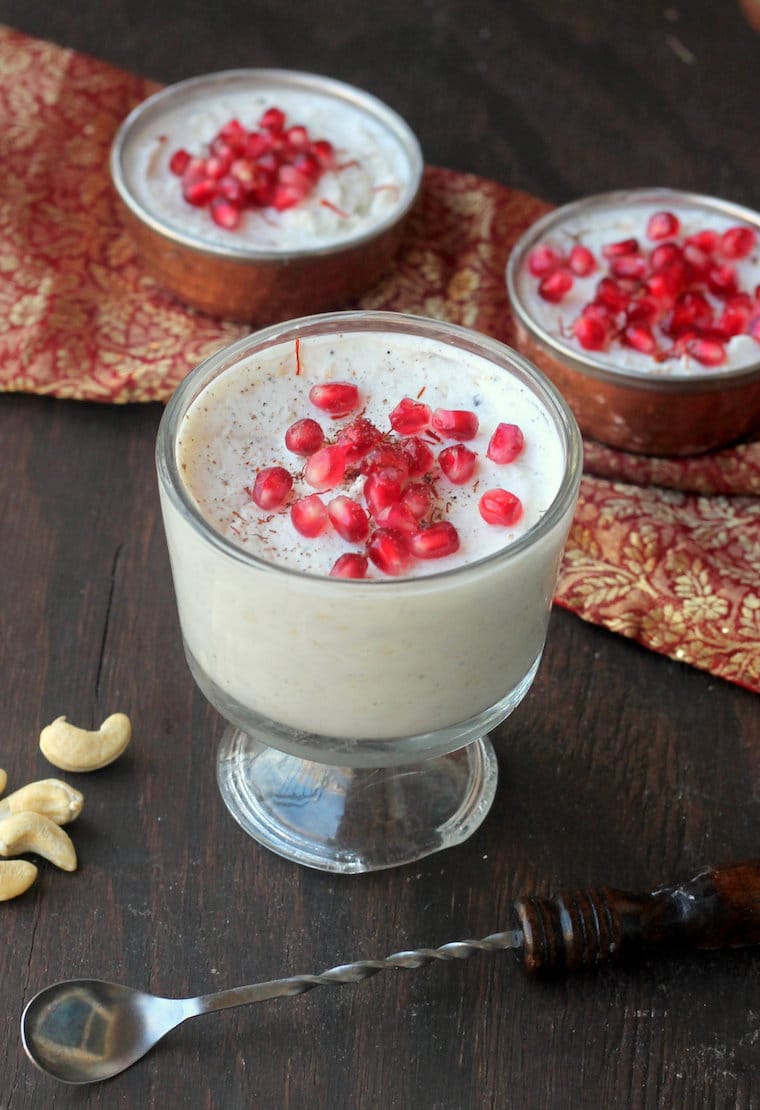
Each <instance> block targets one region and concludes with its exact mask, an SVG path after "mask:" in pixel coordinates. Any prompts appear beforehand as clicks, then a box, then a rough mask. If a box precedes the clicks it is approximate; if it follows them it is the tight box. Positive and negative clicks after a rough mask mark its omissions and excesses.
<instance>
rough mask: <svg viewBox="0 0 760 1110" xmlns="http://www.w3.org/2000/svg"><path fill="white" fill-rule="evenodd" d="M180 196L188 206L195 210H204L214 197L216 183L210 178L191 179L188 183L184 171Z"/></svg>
mask: <svg viewBox="0 0 760 1110" xmlns="http://www.w3.org/2000/svg"><path fill="white" fill-rule="evenodd" d="M182 196H183V197H184V198H185V200H186V201H187V203H188V204H192V205H194V206H195V207H196V208H205V207H206V205H207V204H208V203H209V201H211V200H213V198H214V197H215V196H216V182H215V181H212V180H211V178H210V177H200V178H193V179H192V180H191V181H188V180H187V171H186V172H185V177H183V179H182Z"/></svg>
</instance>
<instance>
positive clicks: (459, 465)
mask: <svg viewBox="0 0 760 1110" xmlns="http://www.w3.org/2000/svg"><path fill="white" fill-rule="evenodd" d="M477 461H478V456H477V455H476V454H475V452H474V451H470V449H469V448H468V447H465V445H464V444H463V443H455V444H454V446H453V447H445V448H444V450H443V451H441V453H440V454H439V456H438V463H439V465H440V467H441V470H442V471H443V473H444V474H445V475H446V477H447V478H448V480H449V481H450V482H453V483H454V485H455V486H461V485H464V483H465V482H469V480H470V478H472V476H473V474H474V473H475V464H476V463H477Z"/></svg>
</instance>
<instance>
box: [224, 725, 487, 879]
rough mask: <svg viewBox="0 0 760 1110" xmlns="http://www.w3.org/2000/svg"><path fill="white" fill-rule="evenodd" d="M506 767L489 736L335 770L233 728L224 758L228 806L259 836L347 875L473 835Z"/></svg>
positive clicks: (300, 859) (310, 863) (299, 858)
mask: <svg viewBox="0 0 760 1110" xmlns="http://www.w3.org/2000/svg"><path fill="white" fill-rule="evenodd" d="M497 774H498V772H497V765H496V756H495V754H494V750H493V747H492V745H491V742H490V741H489V740H488V739H487V738H485V737H481V738H480V739H478V740H475V741H473V742H472V743H470V744H468V745H467V747H465V748H460V749H459V750H458V751H455V752H450V753H449V754H448V755H442V756H438V757H437V758H435V759H428V760H425V761H424V762H421V763H408V764H404V765H402V766H397V767H382V768H365V767H331V766H329V765H327V764H324V763H313V762H311V761H309V760H306V759H299V758H298V757H297V756H294V755H288V754H286V753H285V752H281V751H279V750H277V749H275V748H271V747H269V746H267V745H266V744H262V743H261V742H260V741H258V740H257V739H255V737H253V736H251V735H249V734H248V733H246V732H243V731H242V729H239V728H237V727H235V726H234V725H229V726H228V727H227V729H226V730H225V733H224V735H223V737H222V741H221V745H220V748H219V755H218V760H217V778H218V782H219V788H220V790H221V792H222V797H223V798H224V801H225V804H226V805H227V808H228V809H229V811H230V813H231V814H232V816H233V817H234V818H235V820H236V821H237V822H238V823H239V824H240V825H242V827H243V828H244V829H245V831H246V832H247V833H248V834H249V835H250V836H252V837H253V838H254V840H257V841H258V842H259V843H260V844H263V845H264V847H265V848H269V849H270V851H272V852H275V853H276V854H277V855H279V856H284V857H285V858H286V859H290V860H294V861H295V862H296V863H300V864H303V865H304V866H306V867H313V868H316V869H317V870H319V871H332V872H336V873H339V874H346V875H348V874H357V873H360V872H364V871H379V870H382V869H383V868H386V867H398V866H400V865H401V864H404V863H412V862H413V861H414V860H418V859H422V858H423V857H424V856H428V855H430V854H431V853H432V852H439V851H441V850H442V849H444V848H450V847H452V846H453V845H454V844H459V843H461V842H462V841H463V840H466V839H467V838H468V837H469V836H471V835H472V833H473V832H474V831H475V830H476V829H477V828H478V826H479V825H480V824H481V822H482V821H483V819H484V817H485V816H486V814H487V813H488V811H489V809H490V808H491V803H492V802H493V798H494V794H495V792H496V781H497Z"/></svg>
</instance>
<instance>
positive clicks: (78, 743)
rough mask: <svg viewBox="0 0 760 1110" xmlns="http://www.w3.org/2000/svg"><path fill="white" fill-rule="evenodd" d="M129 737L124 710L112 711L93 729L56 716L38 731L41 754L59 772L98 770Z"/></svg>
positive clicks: (130, 734) (121, 750) (104, 765)
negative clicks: (119, 711)
mask: <svg viewBox="0 0 760 1110" xmlns="http://www.w3.org/2000/svg"><path fill="white" fill-rule="evenodd" d="M131 736H132V725H131V724H130V721H129V717H127V716H126V714H125V713H113V714H112V715H111V716H110V717H107V718H106V720H105V721H103V724H102V725H101V726H100V728H99V729H97V731H95V732H87V731H86V729H83V728H77V727H76V725H70V724H69V723H68V721H67V720H66V718H65V717H58V718H57V719H56V720H55V721H53V723H52V724H51V725H48V726H47V727H46V728H43V730H42V732H41V733H40V748H41V750H42V754H43V755H44V756H45V758H46V759H47V760H48V762H50V763H52V764H53V766H54V767H59V768H60V769H61V770H62V771H97V770H98V769H99V768H100V767H106V766H108V764H109V763H113V761H114V760H115V759H118V757H119V756H120V755H121V754H122V752H123V751H124V749H125V748H126V747H127V744H128V743H129V741H130V737H131Z"/></svg>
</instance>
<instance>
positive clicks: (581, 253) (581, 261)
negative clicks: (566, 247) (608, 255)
mask: <svg viewBox="0 0 760 1110" xmlns="http://www.w3.org/2000/svg"><path fill="white" fill-rule="evenodd" d="M567 264H568V266H569V267H570V269H571V270H572V271H573V273H574V274H575V276H576V277H588V275H589V274H593V272H594V270H595V269H596V259H595V258H594V256H593V254H592V253H591V251H590V250H589V249H588V247H582V246H581V245H580V243H578V244H576V246H574V247H573V249H572V250H571V251H570V254H569V256H568V259H567Z"/></svg>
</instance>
